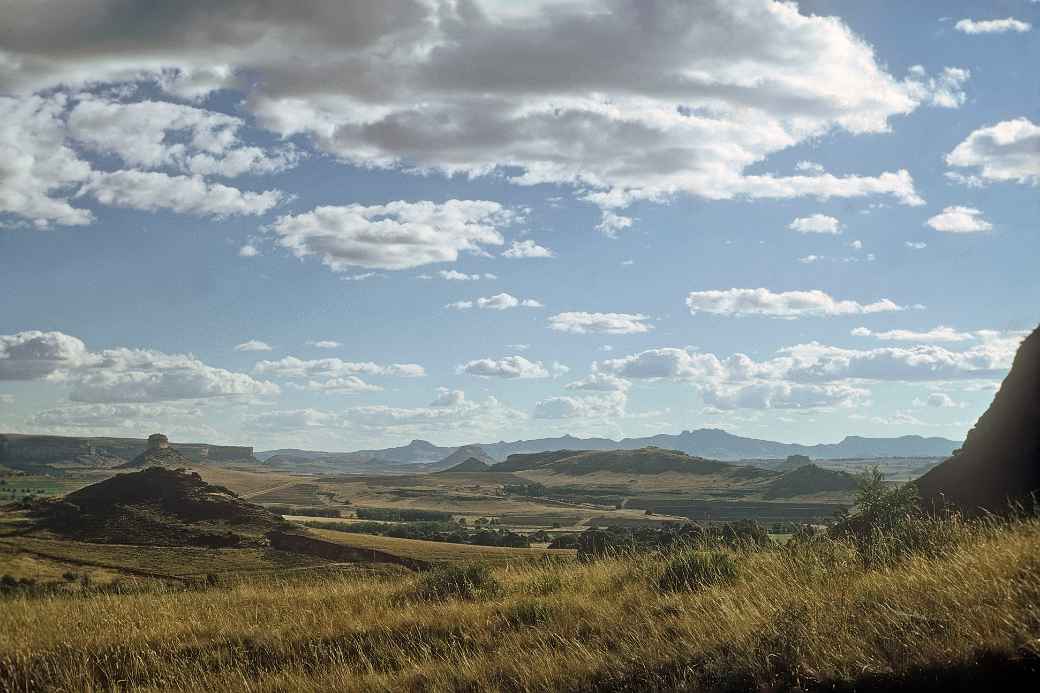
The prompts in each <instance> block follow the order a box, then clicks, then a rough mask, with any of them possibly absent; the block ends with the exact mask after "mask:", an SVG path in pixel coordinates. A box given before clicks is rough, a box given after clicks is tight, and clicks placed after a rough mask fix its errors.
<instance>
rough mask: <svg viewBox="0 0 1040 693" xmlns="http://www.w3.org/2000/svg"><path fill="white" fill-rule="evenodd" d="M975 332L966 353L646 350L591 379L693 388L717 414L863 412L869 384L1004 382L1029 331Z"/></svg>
mask: <svg viewBox="0 0 1040 693" xmlns="http://www.w3.org/2000/svg"><path fill="white" fill-rule="evenodd" d="M975 334H976V336H977V337H978V339H979V340H980V342H981V343H979V344H977V345H974V346H971V347H970V348H967V349H964V350H962V351H953V350H951V349H948V348H945V347H942V346H930V345H915V346H910V347H882V348H877V349H842V348H839V347H832V346H827V345H822V344H819V343H816V342H812V343H809V344H798V345H795V346H793V347H787V348H784V349H780V350H779V351H778V352H777V355H776V356H775V357H774V358H772V359H768V360H765V361H755V360H754V359H752V358H750V357H749V356H746V355H745V354H740V353H737V354H733V355H732V356H729V357H726V358H721V357H719V356H716V355H715V354H711V353H704V352H698V351H695V350H693V349H678V348H660V349H649V350H646V351H642V352H639V353H636V354H632V355H630V356H626V357H623V358H616V359H607V360H604V361H598V362H596V363H594V364H593V373H595V374H605V375H612V376H615V377H618V378H625V379H627V380H649V381H658V380H668V381H676V382H685V383H689V384H690V385H691V386H693V387H694V388H695V389H696V390H697V391H698V392H699V393H700V394H701V396H702V398H703V399H704V401H705V403H706V404H708V405H709V406H710V407H712V408H714V409H717V410H725V409H735V408H740V409H781V408H783V409H786V408H820V407H834V406H858V405H862V404H864V403H866V402H867V400H868V398H869V396H870V392H869V389H867V387H866V386H868V385H870V384H872V383H882V382H907V383H910V382H934V383H950V382H953V381H980V380H989V381H991V380H992V379H994V378H999V377H1002V376H1003V374H1005V373H1006V372H1007V369H1008V368H1010V366H1011V361H1012V359H1013V357H1014V354H1015V351H1016V350H1017V348H1018V344H1019V341H1020V340H1021V338H1022V337H1023V336H1024V333H1020V332H1009V333H998V332H992V331H979V332H976V333H975Z"/></svg>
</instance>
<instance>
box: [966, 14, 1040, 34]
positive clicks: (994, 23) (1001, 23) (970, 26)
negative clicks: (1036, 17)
mask: <svg viewBox="0 0 1040 693" xmlns="http://www.w3.org/2000/svg"><path fill="white" fill-rule="evenodd" d="M953 28H954V29H956V30H957V31H959V32H961V33H963V34H1004V33H1007V32H1009V31H1014V32H1017V33H1019V34H1024V33H1025V32H1027V31H1029V30H1030V29H1032V28H1033V25H1032V24H1030V23H1029V22H1023V21H1020V20H1018V19H1014V18H1013V17H1008V18H1007V19H982V20H974V19H962V20H960V21H959V22H957V23H956V24H954V25H953Z"/></svg>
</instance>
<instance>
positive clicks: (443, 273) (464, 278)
mask: <svg viewBox="0 0 1040 693" xmlns="http://www.w3.org/2000/svg"><path fill="white" fill-rule="evenodd" d="M437 275H438V276H439V277H440V278H441V279H446V280H448V281H453V282H475V281H478V280H480V279H498V277H496V276H495V275H493V274H486V273H485V274H466V273H464V272H458V271H456V270H439V271H438V272H437Z"/></svg>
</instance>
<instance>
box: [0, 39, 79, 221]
mask: <svg viewBox="0 0 1040 693" xmlns="http://www.w3.org/2000/svg"><path fill="white" fill-rule="evenodd" d="M2 59H3V58H2V54H0V60H2ZM2 81H3V79H2V78H0V83H2ZM0 91H2V90H0ZM66 102H67V99H66V97H65V96H63V95H61V94H55V95H52V96H48V97H39V96H31V97H26V98H24V99H14V98H8V97H4V96H0V212H9V213H11V214H16V215H18V216H21V217H24V218H26V219H28V220H30V221H31V222H33V223H34V224H36V226H38V227H46V226H48V225H50V224H63V225H66V226H83V225H85V224H89V223H91V221H93V219H94V216H93V214H91V212H90V211H89V210H86V209H82V208H78V207H73V206H72V205H71V204H69V200H68V196H67V194H66V191H67V190H68V189H70V188H72V187H73V186H76V185H78V184H80V183H82V182H83V181H85V180H87V178H89V177H90V165H89V164H87V163H86V162H85V161H83V160H81V159H80V158H79V157H78V156H77V155H76V152H75V150H74V149H73V148H72V147H70V146H69V144H68V143H67V142H66V141H65V137H64V123H63V121H62V113H63V111H64V109H65V105H66Z"/></svg>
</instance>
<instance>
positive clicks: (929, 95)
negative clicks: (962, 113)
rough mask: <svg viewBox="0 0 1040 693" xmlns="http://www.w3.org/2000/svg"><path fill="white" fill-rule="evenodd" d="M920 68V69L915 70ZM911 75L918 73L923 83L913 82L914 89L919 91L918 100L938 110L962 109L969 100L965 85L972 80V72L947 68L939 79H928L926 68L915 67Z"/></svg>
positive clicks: (911, 83)
mask: <svg viewBox="0 0 1040 693" xmlns="http://www.w3.org/2000/svg"><path fill="white" fill-rule="evenodd" d="M914 68H919V69H916V70H915V69H914ZM914 68H911V73H916V76H918V77H920V78H921V80H922V81H918V82H915V81H913V80H911V81H910V82H909V84H910V85H911V87H912V88H914V89H917V90H919V91H918V98H919V99H920V100H921V101H922V102H925V103H928V104H931V105H932V106H936V107H938V108H960V107H961V106H963V105H964V102H965V101H966V100H967V98H968V97H967V94H965V93H964V89H963V86H964V83H965V82H967V81H968V80H969V79H970V78H971V72H970V71H969V70H965V69H963V68H958V67H945V68H943V71H942V73H941V74H940V75H939V76H938V77H928V76H927V75H926V73H925V71H924V68H923V67H921V66H920V65H915V66H914Z"/></svg>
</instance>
